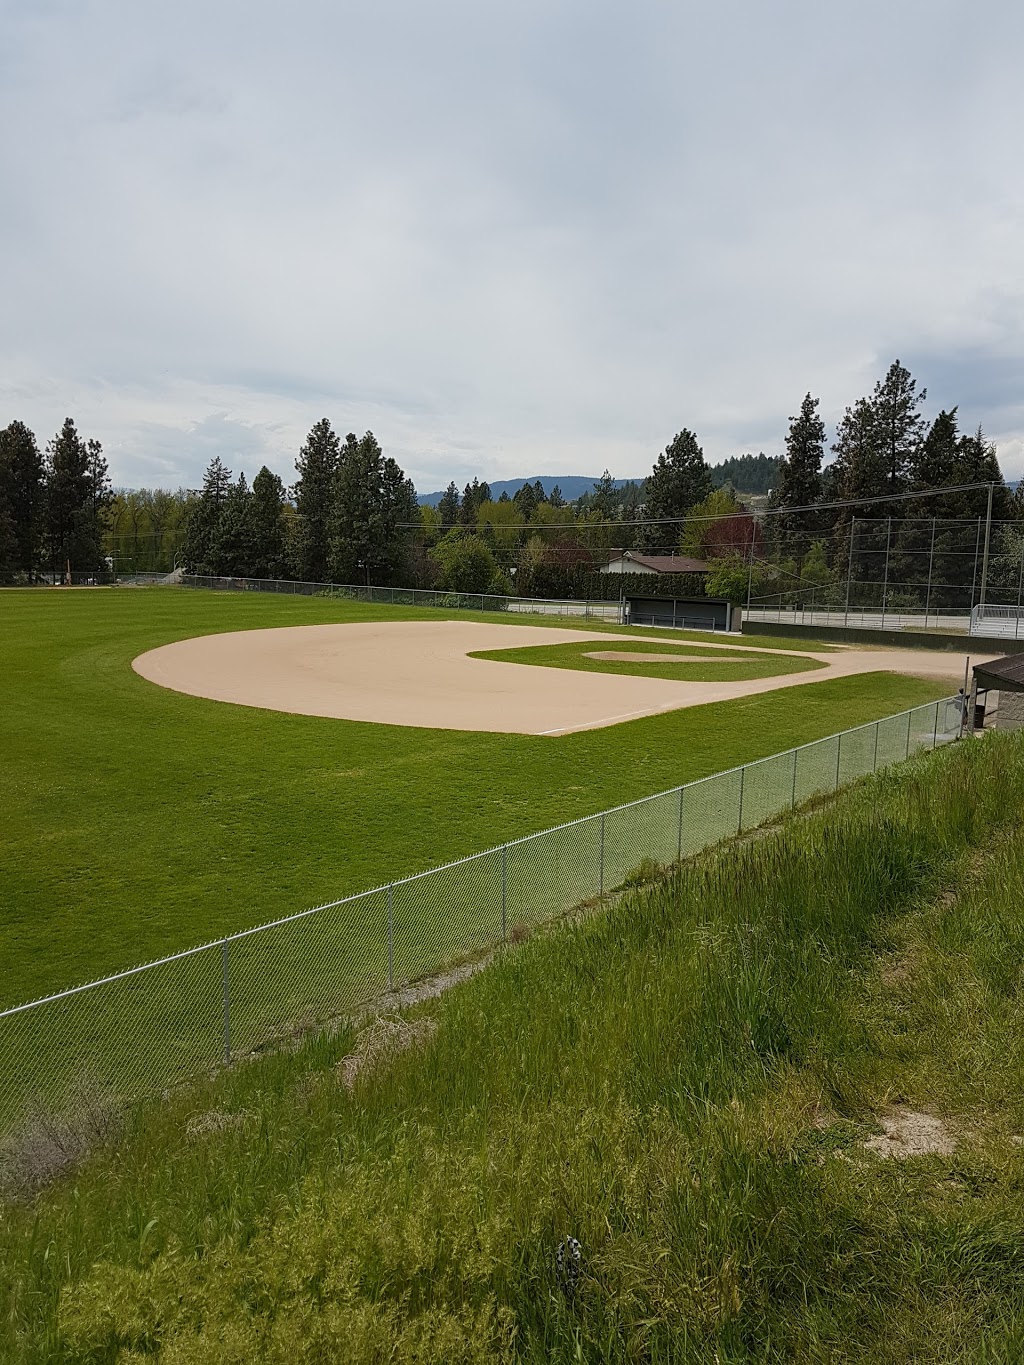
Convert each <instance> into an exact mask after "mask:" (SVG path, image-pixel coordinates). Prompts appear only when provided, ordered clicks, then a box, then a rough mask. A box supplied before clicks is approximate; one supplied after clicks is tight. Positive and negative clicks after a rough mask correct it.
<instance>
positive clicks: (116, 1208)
mask: <svg viewBox="0 0 1024 1365" xmlns="http://www.w3.org/2000/svg"><path fill="white" fill-rule="evenodd" d="M1022 803H1024V747H1022V745H1021V742H1020V740H1019V738H1012V737H1006V736H992V737H990V738H988V739H986V740H985V741H984V742H983V743H974V742H969V743H963V744H959V745H956V746H952V747H951V748H948V749H945V750H940V751H937V752H936V753H934V754H931V755H928V756H925V757H920V758H917V759H915V760H912V761H911V762H909V763H906V764H902V765H898V766H896V767H894V768H891V769H889V770H887V771H885V772H884V773H880V774H879V775H878V776H876V777H874V778H869V779H867V780H866V781H864V782H863V783H861V784H859V785H858V786H856V787H855V788H853V789H851V790H849V791H847V792H844V793H841V794H840V795H839V796H838V797H837V798H836V799H834V800H829V801H827V802H826V803H824V804H823V805H822V806H821V808H820V809H818V810H817V811H815V812H812V813H810V814H806V815H798V816H795V817H787V819H786V820H785V821H784V822H783V823H782V826H781V828H780V829H779V830H777V831H774V832H769V833H767V834H765V833H761V834H760V835H759V836H757V837H755V838H752V839H749V840H745V841H741V842H739V843H737V844H734V845H732V846H729V847H726V848H723V849H721V850H717V851H715V852H712V853H710V854H705V855H703V856H701V857H699V858H697V859H696V860H694V861H693V862H691V863H684V864H682V865H680V866H678V867H677V868H676V869H675V870H674V871H673V872H672V873H671V874H670V875H669V876H668V877H667V878H665V879H664V880H661V881H659V882H657V883H656V884H654V885H652V886H651V887H649V888H646V889H643V890H641V891H637V892H634V893H632V894H630V895H627V896H626V897H625V898H624V899H623V900H622V901H621V902H620V903H619V904H618V905H617V906H615V907H613V908H611V909H607V910H605V911H603V912H601V913H599V914H592V915H590V916H585V917H581V918H579V919H578V920H577V921H575V922H573V923H568V924H564V925H562V926H561V927H560V928H558V929H556V930H554V931H552V932H551V933H550V934H548V935H540V936H537V937H535V938H534V939H533V940H532V941H530V942H527V943H525V944H522V945H520V946H518V947H516V948H513V949H510V950H508V951H506V952H504V953H503V954H502V955H501V956H500V957H499V958H498V960H497V961H496V962H495V963H493V964H492V965H491V966H490V967H489V968H488V969H487V970H486V971H484V972H483V973H482V974H481V975H480V976H478V977H477V978H475V979H474V980H473V981H471V982H468V983H466V984H464V985H462V986H460V987H458V988H456V989H454V990H452V991H451V992H449V993H448V994H447V995H445V996H444V997H442V998H441V999H440V1000H438V1001H435V1002H432V1003H431V1004H429V1005H427V1006H425V1007H420V1008H419V1009H418V1010H415V1011H411V1012H407V1014H406V1016H405V1018H404V1019H399V1018H397V1017H396V1018H394V1019H392V1021H391V1022H390V1024H389V1025H388V1026H387V1028H383V1027H382V1026H381V1025H379V1024H375V1025H370V1026H369V1027H368V1028H366V1029H364V1030H363V1032H362V1033H361V1034H359V1035H358V1036H357V1035H355V1034H354V1032H353V1030H352V1029H351V1028H349V1029H344V1030H342V1031H341V1032H340V1033H338V1034H335V1035H334V1036H330V1037H321V1038H318V1039H313V1040H311V1041H309V1042H308V1043H307V1045H306V1046H305V1047H304V1048H303V1049H302V1050H300V1051H298V1052H290V1053H282V1054H279V1055H277V1056H274V1057H270V1058H267V1059H264V1060H262V1061H260V1062H255V1063H251V1064H249V1065H242V1066H238V1067H236V1068H235V1069H233V1070H232V1071H231V1072H230V1073H227V1074H225V1075H223V1076H221V1077H220V1078H216V1079H212V1080H210V1081H207V1082H205V1083H203V1084H202V1085H199V1086H196V1087H194V1088H192V1089H190V1090H186V1091H181V1092H178V1093H176V1094H174V1095H172V1096H170V1097H169V1098H168V1099H167V1100H166V1102H164V1103H162V1104H159V1103H158V1104H151V1105H148V1106H145V1107H144V1108H142V1109H141V1110H140V1111H139V1112H138V1113H136V1114H135V1115H133V1116H131V1117H130V1118H129V1119H128V1121H127V1127H126V1128H125V1129H124V1130H123V1131H122V1132H121V1134H120V1136H119V1137H117V1138H116V1140H111V1141H109V1142H107V1143H106V1144H100V1146H99V1147H98V1148H97V1149H96V1150H95V1151H94V1153H93V1154H92V1155H91V1156H88V1157H85V1158H84V1159H82V1160H81V1161H80V1162H79V1164H77V1165H72V1167H71V1168H70V1170H68V1171H66V1172H65V1173H64V1174H63V1175H59V1176H57V1178H56V1179H54V1180H53V1181H52V1183H50V1184H49V1185H48V1186H47V1187H44V1188H43V1189H42V1191H41V1193H39V1194H38V1196H37V1197H36V1198H35V1199H34V1200H33V1201H32V1202H31V1203H29V1202H23V1203H18V1202H15V1201H13V1200H11V1201H10V1202H8V1203H7V1204H6V1206H4V1205H2V1204H0V1286H2V1288H0V1354H2V1356H3V1358H4V1359H5V1360H10V1361H12V1362H18V1363H19V1365H22V1363H23V1365H29V1362H33V1363H34V1362H42V1361H51V1360H54V1361H56V1360H59V1361H65V1362H72V1361H74V1362H86V1361H89V1362H98V1361H106V1362H117V1361H123V1362H125V1363H127V1362H128V1361H129V1360H132V1361H137V1360H141V1359H146V1360H153V1361H156V1362H166V1365H177V1363H178V1362H185V1361H187V1362H189V1365H213V1363H214V1362H216V1365H248V1362H250V1361H255V1360H259V1361H266V1362H271V1363H272V1365H304V1363H305V1362H309V1363H310V1365H312V1363H313V1362H321V1361H327V1360H332V1361H333V1360H344V1361H346V1362H349V1365H376V1362H380V1361H384V1360H387V1361H392V1362H396V1363H398V1365H401V1362H413V1361H416V1362H418V1365H463V1363H466V1365H468V1363H469V1362H472V1363H473V1365H482V1363H483V1362H508V1363H509V1365H512V1363H513V1362H523V1363H525V1362H529V1363H530V1365H574V1363H575V1362H578V1361H587V1362H616V1363H618V1362H652V1365H653V1362H687V1363H688V1365H689V1363H690V1362H693V1363H694V1365H721V1362H734V1363H736V1365H739V1363H740V1362H760V1363H763V1365H768V1362H783V1361H801V1362H821V1365H824V1363H825V1362H847V1363H848V1365H853V1363H854V1362H857V1363H863V1365H868V1362H871V1365H905V1362H907V1361H915V1362H919V1363H925V1362H932V1363H934V1365H939V1362H946V1361H952V1360H957V1361H977V1362H982V1361H987V1362H1011V1361H1019V1360H1021V1359H1022V1358H1024V1260H1022V1257H1021V1246H1022V1245H1024V1203H1022V1201H1021V1190H1022V1188H1024V1145H1022V1142H1021V1135H1022V1134H1024V1084H1022V1082H1024V1048H1022V1044H1021V1038H1022V1036H1024V1015H1022V1006H1021V1000H1022V985H1024V921H1022V918H1021V915H1020V905H1021V902H1022V899H1024V834H1022V831H1021V829H1020V826H1019V820H1018V812H1019V810H1020V808H1021V805H1022ZM374 1040H376V1042H375V1043H374ZM389 1040H390V1042H389ZM353 1053H354V1054H356V1055H362V1056H363V1057H364V1058H366V1059H367V1060H366V1062H365V1065H364V1066H363V1069H362V1070H361V1071H360V1072H359V1073H358V1074H357V1075H356V1078H355V1081H354V1083H353V1084H351V1085H350V1084H347V1083H346V1079H345V1078H346V1076H348V1077H349V1078H350V1079H351V1076H352V1064H351V1062H348V1063H345V1064H344V1065H343V1066H339V1061H340V1059H342V1058H345V1057H346V1055H352V1054H353ZM921 1116H923V1117H924V1119H926V1120H927V1122H928V1125H930V1126H929V1127H928V1131H930V1132H932V1133H933V1135H934V1134H938V1135H940V1136H941V1138H942V1141H941V1142H940V1143H939V1144H938V1146H937V1148H936V1149H934V1150H932V1151H931V1152H923V1153H920V1154H916V1155H915V1154H910V1155H905V1156H904V1157H903V1158H902V1159H894V1158H892V1157H886V1156H883V1155H881V1154H879V1153H878V1152H876V1151H875V1150H873V1149H872V1147H871V1145H870V1144H871V1142H872V1140H874V1139H876V1138H878V1137H879V1136H881V1133H882V1127H883V1123H888V1124H890V1126H891V1125H894V1124H895V1125H896V1126H897V1127H899V1126H900V1125H904V1126H905V1127H907V1128H908V1130H909V1127H911V1126H913V1124H914V1123H916V1124H917V1126H918V1127H920V1123H921ZM43 1155H45V1152H43ZM56 1156H57V1158H58V1160H59V1158H60V1153H59V1152H58V1153H56ZM570 1237H572V1238H575V1239H577V1240H578V1244H579V1260H578V1262H577V1261H575V1259H574V1258H573V1256H572V1255H570V1256H569V1258H568V1260H567V1259H566V1258H565V1256H564V1255H563V1258H562V1260H561V1262H560V1258H559V1248H560V1247H561V1248H562V1249H563V1253H564V1250H565V1248H566V1246H567V1244H568V1238H570ZM567 1266H568V1267H569V1268H568V1269H567Z"/></svg>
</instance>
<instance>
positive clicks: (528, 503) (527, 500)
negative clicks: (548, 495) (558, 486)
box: [512, 483, 544, 522]
mask: <svg viewBox="0 0 1024 1365" xmlns="http://www.w3.org/2000/svg"><path fill="white" fill-rule="evenodd" d="M543 491H544V490H543V489H541V492H542V493H543ZM512 501H513V502H514V503H515V505H516V507H517V508H518V509H519V516H520V518H521V520H522V521H524V522H528V521H529V520H530V518H531V517H532V516H533V514H534V512H535V511H536V510H537V504H538V502H539V501H540V499H538V497H537V488H536V485H535V484H531V483H524V484H523V486H522V488H520V490H519V492H518V493H517V494H516V495H515V497H514V498H513V499H512Z"/></svg>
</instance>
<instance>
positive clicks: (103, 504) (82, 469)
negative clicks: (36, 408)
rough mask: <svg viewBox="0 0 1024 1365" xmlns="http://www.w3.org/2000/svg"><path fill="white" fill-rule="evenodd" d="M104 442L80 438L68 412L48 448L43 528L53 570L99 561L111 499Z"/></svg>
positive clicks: (86, 567) (94, 565)
mask: <svg viewBox="0 0 1024 1365" xmlns="http://www.w3.org/2000/svg"><path fill="white" fill-rule="evenodd" d="M110 497H111V494H110V482H109V479H108V477H107V464H106V461H105V460H104V458H103V447H102V446H101V445H100V443H99V441H94V440H93V441H83V440H82V438H81V437H80V436H79V434H78V431H77V430H76V428H75V424H74V422H73V421H72V420H71V418H70V417H68V418H67V419H66V420H65V422H64V425H63V426H62V427H61V429H60V431H59V432H58V433H57V435H56V436H55V437H54V439H53V440H52V441H51V442H50V444H49V445H48V446H47V448H46V533H47V548H48V551H49V556H50V562H51V564H52V565H53V567H54V569H55V570H56V571H57V572H60V571H61V570H63V569H64V568H65V567H66V566H67V565H68V564H70V566H71V568H72V570H76V571H80V572H82V571H84V572H87V573H92V572H95V570H97V569H98V568H99V566H100V560H101V553H102V544H103V514H104V512H105V510H106V508H107V506H108V505H109V503H110Z"/></svg>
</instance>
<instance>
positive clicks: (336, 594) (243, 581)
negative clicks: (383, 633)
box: [180, 574, 622, 625]
mask: <svg viewBox="0 0 1024 1365" xmlns="http://www.w3.org/2000/svg"><path fill="white" fill-rule="evenodd" d="M180 582H181V585H182V586H183V587H186V588H211V589H215V590H217V591H220V592H271V593H282V594H286V595H288V596H293V597H326V598H333V599H334V600H336V601H347V602H373V603H376V604H377V605H379V606H386V607H443V608H445V609H447V610H449V611H509V612H520V613H523V614H525V615H528V616H582V617H583V618H584V619H585V620H588V621H614V622H615V624H616V625H621V624H622V604H621V602H596V601H592V600H590V599H585V598H569V597H566V598H548V597H504V596H500V595H498V594H497V593H489V592H448V591H442V590H441V589H439V588H378V587H373V586H372V585H370V584H366V585H365V586H363V585H361V584H352V583H312V582H310V583H307V582H301V581H298V580H295V579H291V578H213V577H210V576H206V575H203V574H182V576H181V579H180Z"/></svg>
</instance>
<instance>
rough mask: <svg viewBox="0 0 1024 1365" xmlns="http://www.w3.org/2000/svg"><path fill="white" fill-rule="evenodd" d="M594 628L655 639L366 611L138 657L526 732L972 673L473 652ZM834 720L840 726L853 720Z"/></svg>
mask: <svg viewBox="0 0 1024 1365" xmlns="http://www.w3.org/2000/svg"><path fill="white" fill-rule="evenodd" d="M588 639H589V640H595V641H598V642H600V643H602V644H604V645H608V644H609V643H611V642H613V641H614V642H618V641H630V642H638V643H639V642H643V643H649V641H648V640H645V639H644V637H642V636H640V637H638V636H636V635H629V634H623V635H609V634H608V633H607V632H602V633H601V634H597V633H596V632H591V631H582V630H557V629H548V628H546V627H540V626H511V625H510V626H506V625H490V624H484V623H481V622H478V621H368V622H358V623H353V624H349V625H326V626H286V627H282V628H278V629H273V630H243V631H233V632H231V633H230V634H225V635H201V636H197V637H196V638H194V639H191V640H180V641H178V642H177V643H176V644H171V645H163V646H162V647H161V648H159V649H153V650H150V651H149V652H148V653H146V654H141V655H139V657H138V658H137V659H135V660H134V662H133V664H132V667H133V668H134V669H135V671H136V673H138V674H140V675H141V676H142V677H143V678H146V679H147V680H148V681H150V682H153V683H157V684H158V685H159V686H161V687H168V688H171V689H172V690H174V691H176V692H185V693H188V694H189V695H190V696H194V697H206V698H210V699H212V700H215V701H224V702H234V703H236V704H238V705H242V706H256V707H260V708H263V709H266V710H272V711H290V712H294V713H296V714H299V715H305V716H330V717H334V718H336V719H340V720H358V721H372V722H375V723H378V724H385V725H412V726H418V727H422V728H427V729H447V730H488V731H493V732H498V733H505V734H525V735H563V734H569V733H572V732H573V731H576V730H590V729H597V728H600V727H601V726H605V725H615V724H618V723H619V722H620V721H625V720H632V719H635V718H637V717H639V716H651V715H655V714H657V713H658V712H661V711H673V710H676V709H678V708H680V707H684V706H700V705H702V704H703V703H705V702H711V701H723V700H728V699H730V698H733V697H743V696H748V695H750V694H751V693H755V692H768V691H771V690H772V689H774V688H776V687H800V686H803V685H806V684H807V683H813V682H820V681H822V680H823V679H825V678H830V677H837V676H844V675H849V674H851V673H867V672H879V671H887V672H901V673H912V674H917V675H918V676H922V677H928V678H947V677H948V678H949V679H951V680H955V679H957V678H959V679H960V680H962V678H963V658H962V657H961V656H959V655H953V654H933V653H931V652H930V651H924V650H922V651H916V650H887V649H857V650H843V651H840V652H835V653H829V654H808V655H807V657H808V658H813V659H817V660H819V661H820V662H822V663H823V664H825V665H826V666H825V667H824V668H821V669H816V670H814V671H811V672H805V673H790V674H784V675H783V676H781V677H775V678H751V679H747V680H745V681H737V682H672V681H667V680H665V679H661V678H642V677H633V676H617V675H614V674H602V673H586V672H580V671H577V670H572V669H559V668H537V667H532V666H524V665H521V664H512V663H500V662H498V661H496V660H492V659H471V658H468V657H467V656H468V655H469V654H470V653H471V652H473V651H477V650H487V649H504V648H509V649H515V648H521V647H523V646H525V645H557V644H570V643H573V642H576V641H579V640H588ZM682 643H683V642H681V644H682ZM685 648H686V650H687V651H689V650H693V651H694V652H695V653H696V651H698V650H703V649H708V650H711V649H715V648H718V649H721V648H730V649H746V648H749V647H747V646H743V645H738V644H736V645H722V644H719V643H717V642H715V643H712V642H711V641H708V644H707V645H706V646H705V645H704V643H703V642H701V643H700V644H697V643H696V642H694V641H690V640H687V641H686V642H685ZM753 652H755V653H758V654H763V653H764V652H765V651H764V650H762V649H756V650H754V651H753ZM778 652H779V653H780V654H781V653H786V654H793V653H796V651H794V650H786V651H781V650H780V651H778ZM705 657H706V656H705ZM836 720H837V725H840V724H841V722H842V718H841V717H839V716H837V718H836Z"/></svg>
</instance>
